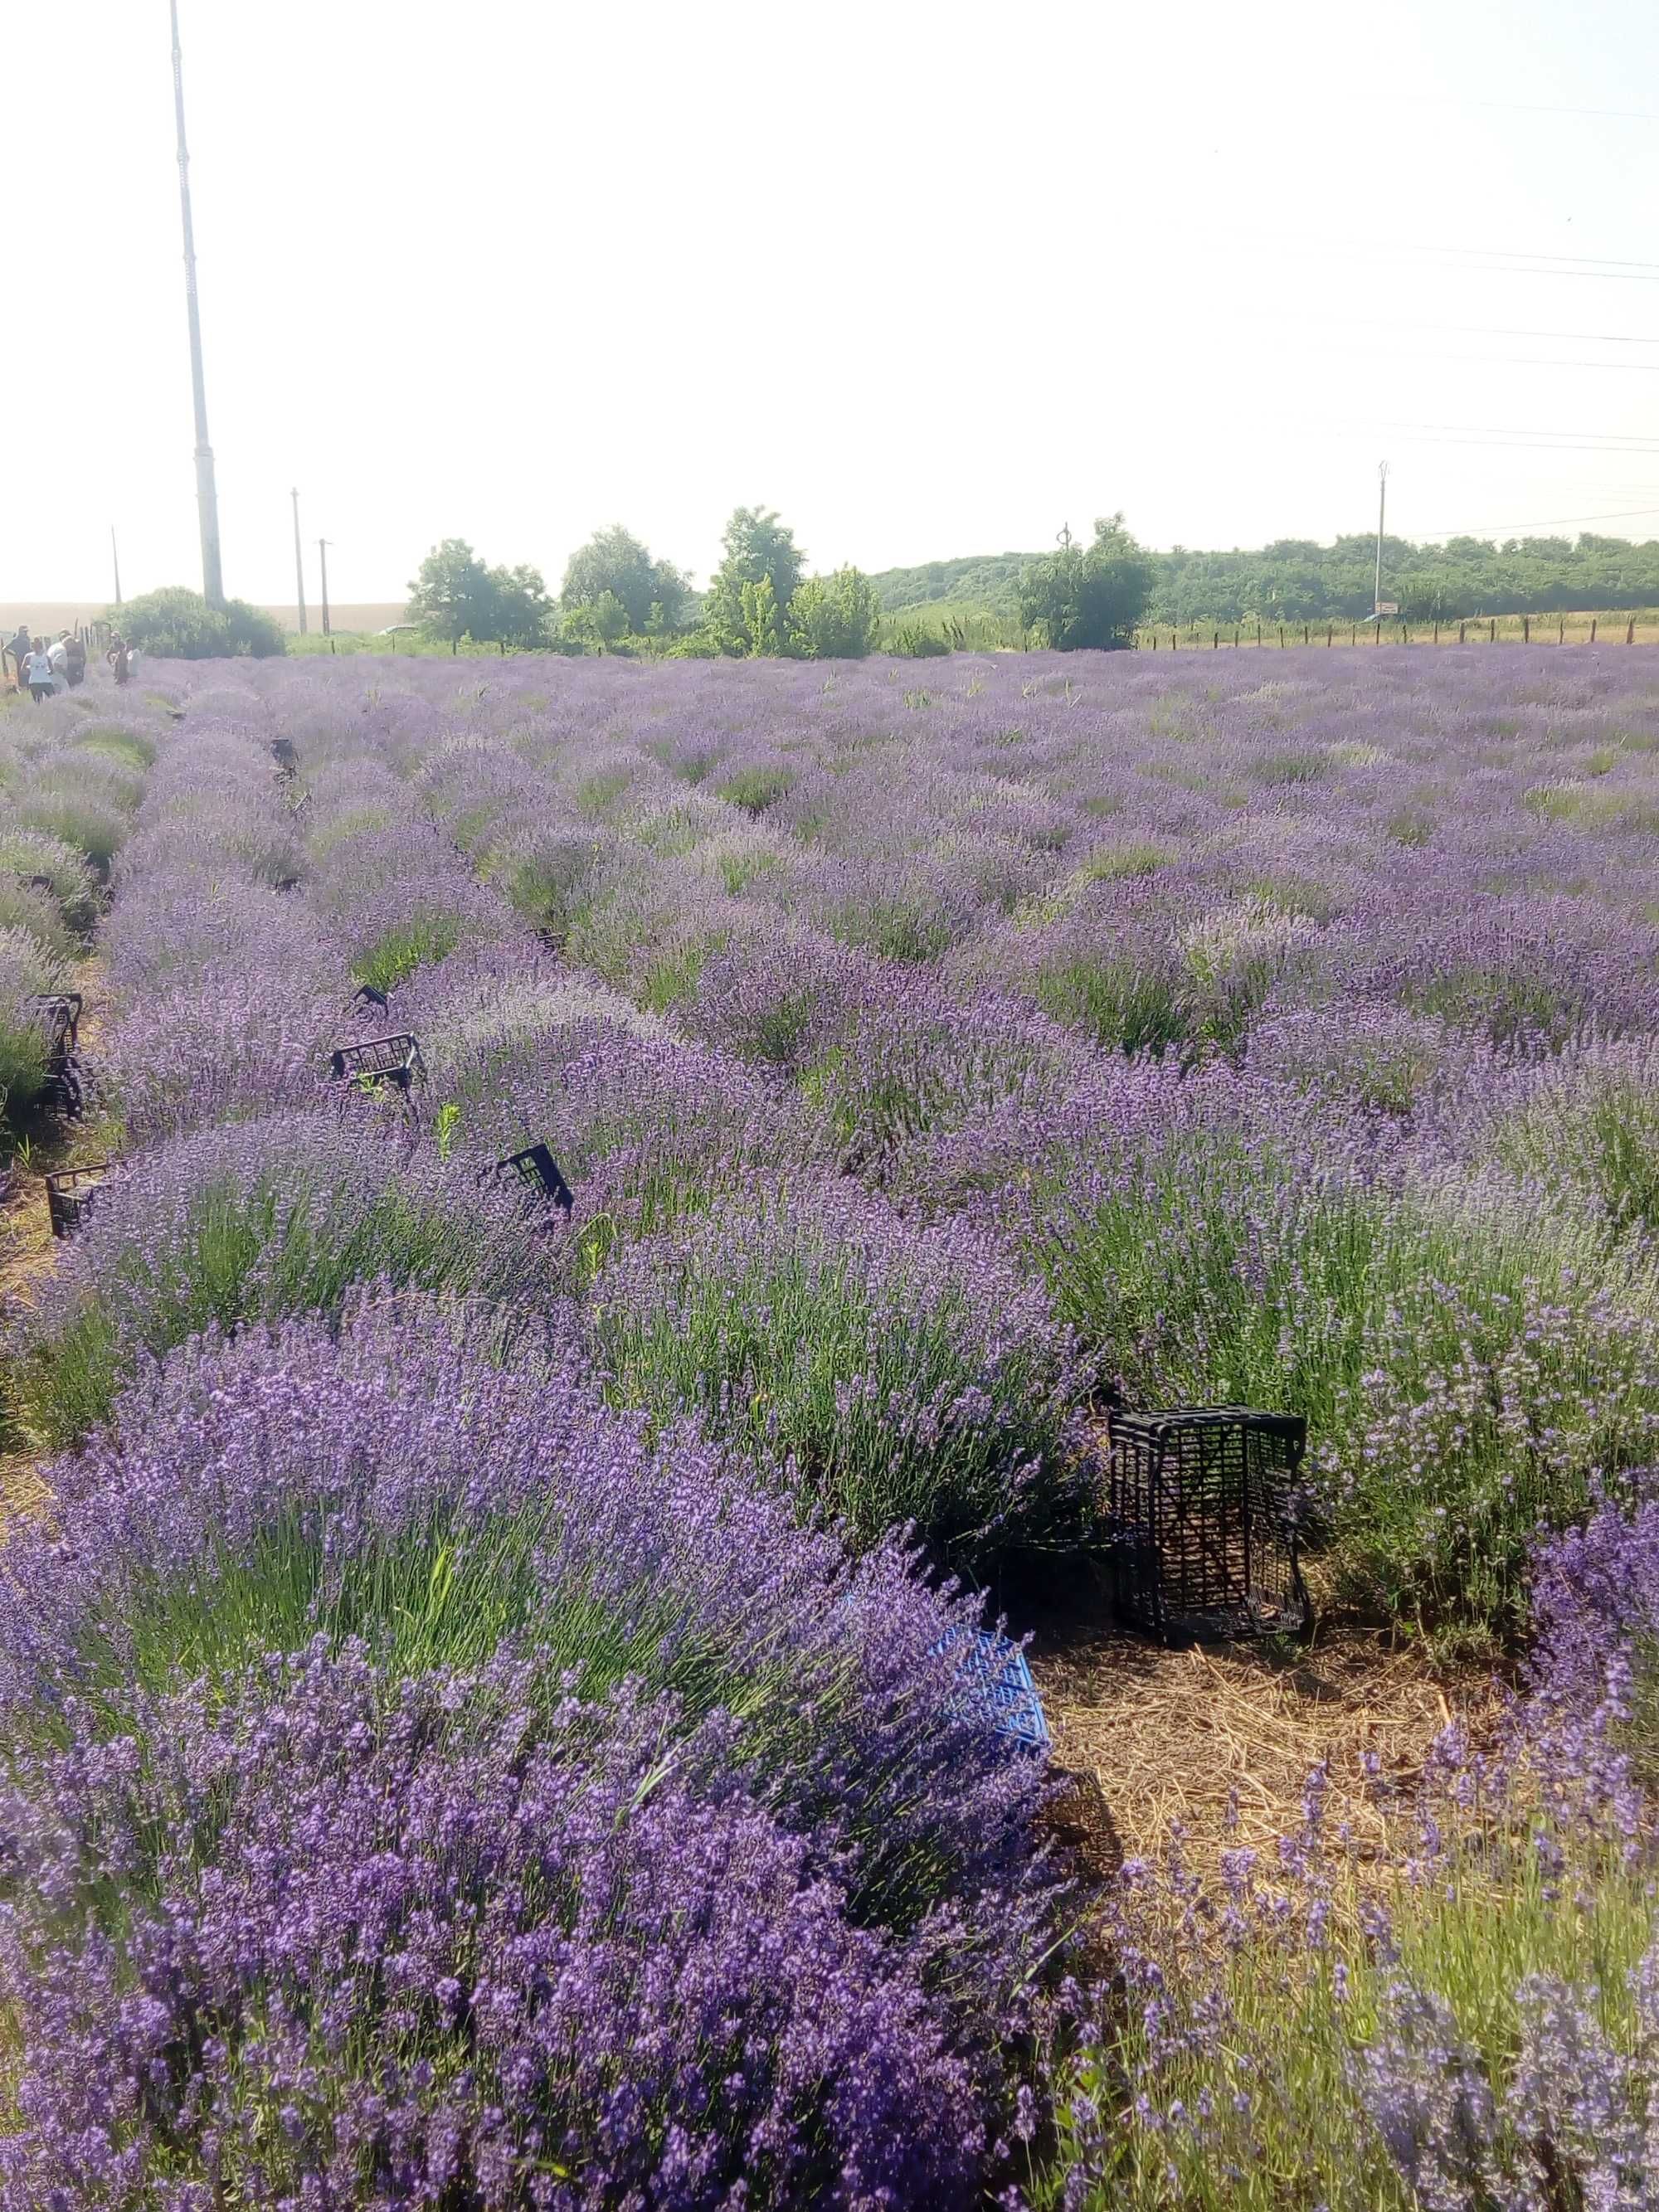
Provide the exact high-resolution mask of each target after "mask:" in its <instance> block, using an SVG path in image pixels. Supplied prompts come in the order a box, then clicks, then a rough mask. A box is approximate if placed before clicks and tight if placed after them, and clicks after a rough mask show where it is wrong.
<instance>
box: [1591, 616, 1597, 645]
mask: <svg viewBox="0 0 1659 2212" xmlns="http://www.w3.org/2000/svg"><path fill="white" fill-rule="evenodd" d="M1595 623H1596V617H1595V616H1594V615H1592V616H1591V617H1590V643H1591V644H1592V645H1594V644H1595Z"/></svg>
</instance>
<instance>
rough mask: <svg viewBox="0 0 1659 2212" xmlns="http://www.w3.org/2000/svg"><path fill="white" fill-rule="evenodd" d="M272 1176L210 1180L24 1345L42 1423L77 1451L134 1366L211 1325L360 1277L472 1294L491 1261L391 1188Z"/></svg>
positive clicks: (295, 1304) (35, 1423) (24, 1395)
mask: <svg viewBox="0 0 1659 2212" xmlns="http://www.w3.org/2000/svg"><path fill="white" fill-rule="evenodd" d="M330 1198H331V1194H327V1193H320V1194H316V1193H307V1192H305V1191H303V1190H301V1192H300V1193H299V1194H297V1195H296V1194H292V1193H279V1192H278V1191H277V1190H276V1189H275V1188H272V1187H270V1184H268V1183H264V1184H260V1185H256V1186H255V1187H253V1188H249V1189H242V1188H238V1187H235V1186H234V1185H232V1184H230V1183H228V1182H223V1183H215V1184H211V1185H210V1186H209V1187H208V1188H206V1189H204V1191H203V1192H201V1194H199V1195H198V1196H197V1198H196V1200H194V1202H193V1203H192V1205H191V1206H190V1208H189V1210H188V1212H187V1213H186V1215H185V1220H184V1223H183V1225H182V1228H181V1231H180V1232H179V1235H178V1236H176V1237H173V1238H171V1239H169V1240H168V1241H167V1243H166V1244H165V1245H164V1246H163V1247H161V1249H157V1250H154V1251H149V1250H145V1249H141V1248H140V1247H139V1246H138V1245H137V1244H136V1243H134V1244H129V1245H126V1246H125V1247H122V1246H118V1247H116V1248H115V1249H113V1250H112V1251H109V1252H107V1253H106V1255H104V1258H103V1271H102V1273H100V1275H99V1276H98V1278H97V1279H96V1281H95V1282H94V1283H93V1284H91V1285H88V1287H87V1289H86V1290H85V1291H84V1292H83V1294H82V1298H81V1302H80V1304H78V1306H77V1307H76V1309H75V1310H74V1311H73V1312H72V1313H71V1314H70V1316H69V1317H68V1319H67V1320H66V1321H65V1322H64V1323H63V1324H62V1326H61V1327H58V1328H55V1329H54V1330H52V1332H51V1333H48V1334H40V1333H39V1332H37V1333H36V1334H33V1336H32V1337H31V1338H29V1339H27V1340H26V1341H25V1342H24V1343H23V1344H22V1345H21V1347H20V1348H19V1349H18V1350H17V1351H16V1352H15V1354H14V1358H13V1361H12V1366H11V1373H10V1377H9V1381H10V1395H11V1399H12V1401H13V1405H14V1407H15V1410H16V1411H17V1412H18V1413H21V1417H22V1419H23V1422H24V1424H25V1425H26V1426H27V1429H28V1430H29V1431H30V1432H31V1433H33V1435H35V1436H37V1437H39V1438H40V1440H41V1441H42V1443H44V1444H45V1445H46V1447H47V1448H48V1449H54V1450H56V1449H69V1448H70V1446H71V1445H73V1444H75V1443H77V1442H78V1441H79V1440H80V1439H81V1438H82V1437H84V1436H85V1435H87V1434H88V1431H90V1430H92V1429H94V1428H95V1427H97V1426H98V1425H100V1423H102V1422H104V1421H106V1420H107V1419H108V1418H109V1416H110V1413H111V1412H112V1409H113V1407H114V1403H115V1400H116V1397H117V1395H118V1392H119V1389H120V1388H121V1385H122V1383H123V1382H124V1381H125V1377H126V1376H127V1375H128V1374H129V1373H130V1372H131V1368H132V1365H133V1363H134V1361H135V1360H136V1359H137V1358H139V1357H140V1356H141V1355H142V1354H143V1353H146V1352H148V1353H149V1354H151V1355H152V1356H155V1357H159V1356H160V1355H161V1354H162V1353H164V1352H169V1351H171V1350H172V1349H173V1347H174V1346H176V1345H179V1344H182V1343H183V1342H184V1341H185V1339H186V1338H188V1337H191V1336H195V1335H197V1334H200V1333H201V1332H202V1331H203V1330H204V1329H205V1328H209V1327H210V1326H217V1327H218V1328H222V1329H227V1330H230V1329H234V1328H238V1327H240V1326H241V1325H242V1324H243V1323H245V1322H251V1321H253V1320H256V1319H265V1320H271V1319H276V1318H278V1317H280V1316H283V1315H287V1314H300V1313H315V1312H321V1313H331V1312H335V1311H337V1310H338V1309H339V1306H340V1304H341V1303H342V1301H343V1298H344V1297H345V1295H346V1293H347V1292H348V1291H349V1290H350V1289H351V1288H352V1286H353V1285H356V1284H357V1283H361V1282H371V1281H376V1280H384V1281H386V1283H389V1284H392V1285H403V1286H407V1287H410V1288H412V1289H420V1290H430V1291H441V1290H453V1291H468V1290H471V1289H474V1288H476V1287H477V1285H478V1281H479V1279H480V1275H481V1273H482V1271H483V1266H484V1257H483V1245H482V1242H481V1239H480V1237H479V1235H478V1233H477V1230H476V1229H475V1227H474V1226H473V1225H471V1224H469V1223H468V1222H465V1221H464V1220H462V1219H460V1218H459V1217H453V1216H451V1215H448V1214H446V1213H444V1212H439V1211H435V1210H433V1209H429V1208H428V1207H425V1206H421V1205H419V1204H417V1203H416V1201H415V1200H413V1199H412V1198H411V1197H410V1195H409V1194H408V1193H407V1192H405V1191H404V1189H402V1188H400V1187H398V1186H397V1185H395V1184H394V1185H392V1186H390V1187H388V1188H386V1189H385V1190H383V1191H381V1192H380V1193H379V1194H376V1195H375V1196H374V1197H372V1198H370V1199H368V1200H365V1201H363V1202H362V1203H361V1204H358V1205H356V1206H352V1205H341V1204H338V1203H332V1204H331V1202H330Z"/></svg>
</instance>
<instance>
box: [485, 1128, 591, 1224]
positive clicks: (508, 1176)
mask: <svg viewBox="0 0 1659 2212" xmlns="http://www.w3.org/2000/svg"><path fill="white" fill-rule="evenodd" d="M487 1172H488V1173H489V1175H491V1176H494V1177H495V1181H496V1182H502V1183H505V1182H510V1181H516V1182H520V1183H521V1184H522V1185H523V1186H524V1188H526V1190H528V1191H532V1192H533V1193H534V1194H535V1195H536V1196H537V1197H538V1198H545V1199H547V1200H550V1202H551V1203H552V1204H553V1205H555V1206H558V1207H559V1208H560V1210H561V1211H562V1212H565V1213H568V1212H570V1210H571V1208H572V1207H573V1206H574V1205H575V1203H576V1201H575V1200H574V1197H573V1196H572V1195H571V1191H570V1186H569V1184H568V1182H566V1181H565V1179H564V1176H563V1175H562V1173H561V1172H560V1169H559V1164H558V1162H557V1161H556V1159H555V1158H554V1157H553V1155H552V1153H551V1152H550V1151H549V1149H548V1147H547V1146H545V1145H526V1147H525V1149H524V1150H523V1152H509V1153H508V1154H507V1158H505V1159H504V1160H497V1161H496V1163H495V1166H494V1167H493V1168H490V1169H489V1170H487Z"/></svg>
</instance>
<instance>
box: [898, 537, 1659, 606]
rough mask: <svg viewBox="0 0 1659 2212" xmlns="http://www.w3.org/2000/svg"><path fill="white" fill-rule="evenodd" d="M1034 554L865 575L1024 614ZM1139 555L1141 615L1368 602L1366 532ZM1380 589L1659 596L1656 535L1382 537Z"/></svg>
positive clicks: (1482, 602)
mask: <svg viewBox="0 0 1659 2212" xmlns="http://www.w3.org/2000/svg"><path fill="white" fill-rule="evenodd" d="M1036 558H1037V556H1033V555H1031V554H1025V553H1000V554H972V555H969V556H967V557H965V558H963V559H962V560H957V561H932V562H927V563H925V564H924V565H923V566H921V567H919V568H890V569H884V570H882V571H879V572H878V574H875V575H874V576H873V577H872V582H873V583H874V585H875V586H876V591H877V594H878V597H879V599H880V600H881V605H882V609H883V611H884V613H886V614H888V615H891V616H902V615H907V614H908V615H911V616H917V615H921V614H923V613H925V612H926V611H927V610H928V609H929V608H930V607H939V606H945V607H949V608H951V610H953V611H957V610H962V609H965V608H975V609H981V610H983V611H985V612H986V613H987V614H990V615H993V616H996V617H1001V618H1003V619H1005V620H1007V621H1013V620H1015V619H1018V617H1019V615H1020V612H1021V605H1020V582H1021V578H1022V577H1023V576H1024V574H1025V573H1026V572H1027V571H1028V570H1029V569H1030V567H1031V565H1032V562H1033V561H1034V560H1035V559H1036ZM1145 558H1146V562H1148V564H1149V566H1150V569H1151V583H1150V587H1149V590H1148V592H1147V597H1146V606H1145V609H1144V612H1143V617H1142V619H1143V620H1144V621H1145V622H1146V623H1157V624H1161V625H1164V626H1169V625H1171V624H1181V625H1185V624H1188V623H1199V624H1204V623H1242V622H1285V623H1288V622H1359V621H1363V620H1364V618H1365V617H1366V616H1368V615H1369V614H1370V612H1371V611H1372V595H1373V592H1374V589H1375V585H1376V538H1375V536H1373V535H1364V534H1356V535H1354V536H1352V537H1346V538H1338V539H1337V540H1336V541H1335V543H1334V544H1331V545H1321V544H1317V543H1316V541H1315V540H1313V539H1311V538H1279V539H1277V540H1275V542H1274V543H1273V544H1271V545H1263V546H1260V547H1257V548H1253V549H1249V550H1243V549H1240V550H1233V551H1232V552H1225V553H1224V552H1200V551H1194V550H1191V549H1189V548H1188V547H1186V546H1182V545H1177V546H1174V547H1172V548H1171V549H1170V550H1169V551H1168V552H1164V553H1152V552H1148V553H1147V554H1146V556H1145ZM1382 595H1383V598H1384V599H1393V600H1395V602H1396V603H1397V604H1398V605H1399V607H1400V611H1401V614H1402V615H1404V616H1406V617H1407V619H1409V620H1413V621H1441V622H1444V621H1447V620H1450V621H1453V622H1460V621H1462V620H1464V619H1465V618H1468V619H1469V620H1474V619H1475V618H1477V617H1481V616H1486V615H1522V614H1555V613H1562V614H1574V613H1584V614H1589V613H1594V612H1597V611H1601V609H1604V608H1605V609H1612V608H1614V607H1650V606H1655V605H1659V540H1650V541H1649V542H1648V543H1646V544H1632V543H1631V542H1630V541H1629V540H1628V539H1626V538H1603V537H1598V536H1595V535H1593V534H1591V533H1590V532H1584V533H1583V534H1582V535H1581V536H1579V537H1578V538H1576V539H1574V538H1507V539H1504V540H1503V541H1501V542H1499V541H1498V540H1496V539H1492V538H1468V537H1464V538H1449V539H1448V540H1447V541H1446V543H1445V544H1440V545H1419V544H1413V542H1412V541H1411V540H1410V539H1409V538H1395V537H1385V538H1384V539H1383V594H1382Z"/></svg>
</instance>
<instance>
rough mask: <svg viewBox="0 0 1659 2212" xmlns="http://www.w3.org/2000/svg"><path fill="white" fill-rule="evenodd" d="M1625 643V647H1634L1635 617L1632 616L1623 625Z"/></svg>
mask: <svg viewBox="0 0 1659 2212" xmlns="http://www.w3.org/2000/svg"><path fill="white" fill-rule="evenodd" d="M1625 642H1626V645H1634V644H1635V642H1636V617H1635V616H1634V615H1632V617H1631V618H1630V620H1629V621H1628V622H1627V623H1626V624H1625Z"/></svg>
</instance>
